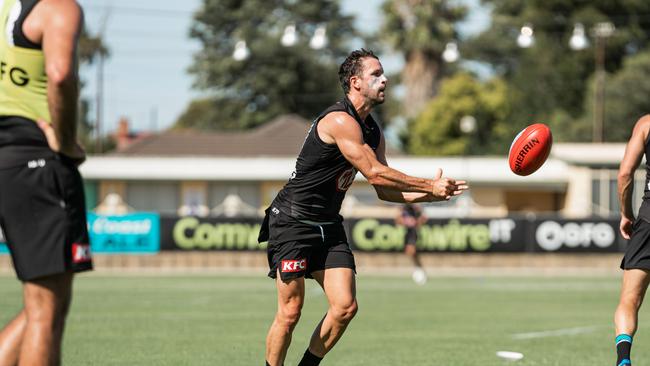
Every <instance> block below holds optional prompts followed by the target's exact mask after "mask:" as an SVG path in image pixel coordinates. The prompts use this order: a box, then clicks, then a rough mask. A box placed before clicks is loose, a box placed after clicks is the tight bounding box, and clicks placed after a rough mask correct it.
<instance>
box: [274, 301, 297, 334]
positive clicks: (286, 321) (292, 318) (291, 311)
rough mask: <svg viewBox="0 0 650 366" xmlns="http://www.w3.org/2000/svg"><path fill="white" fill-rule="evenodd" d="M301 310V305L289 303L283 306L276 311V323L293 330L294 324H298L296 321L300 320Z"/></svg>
mask: <svg viewBox="0 0 650 366" xmlns="http://www.w3.org/2000/svg"><path fill="white" fill-rule="evenodd" d="M301 310H302V303H298V302H290V303H287V304H284V305H282V307H281V308H280V309H278V315H277V317H278V321H279V322H280V323H281V324H282V325H283V326H285V327H287V328H289V329H293V328H294V327H295V326H296V324H298V320H300V313H301Z"/></svg>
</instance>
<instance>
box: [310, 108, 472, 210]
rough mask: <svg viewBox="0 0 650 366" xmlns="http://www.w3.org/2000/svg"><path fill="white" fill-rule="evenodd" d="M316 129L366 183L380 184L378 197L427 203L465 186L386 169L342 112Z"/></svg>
mask: <svg viewBox="0 0 650 366" xmlns="http://www.w3.org/2000/svg"><path fill="white" fill-rule="evenodd" d="M317 129H318V135H319V136H320V138H321V139H322V140H323V142H325V143H329V144H333V143H335V144H336V145H337V146H338V148H339V150H340V151H341V153H342V154H343V156H344V157H345V158H346V159H347V160H348V161H349V162H350V163H351V164H352V165H353V166H354V167H355V168H356V169H357V170H358V171H360V172H361V174H363V176H364V177H366V179H367V180H368V182H369V183H370V184H372V185H373V186H374V187H375V188H376V189H377V187H380V189H379V190H378V195H379V198H380V199H386V200H393V201H394V202H423V201H427V202H428V201H435V200H445V199H450V198H451V197H453V196H455V195H459V194H461V193H462V192H463V191H464V190H465V189H467V186H466V185H465V184H466V183H465V182H464V181H460V182H457V181H455V180H453V179H450V178H442V177H438V179H435V180H432V179H426V178H417V177H411V176H409V175H406V174H404V173H401V172H399V171H397V170H395V169H392V168H390V167H389V166H387V165H386V164H385V163H382V162H381V161H379V160H378V158H377V155H376V154H375V151H373V150H372V148H370V147H369V146H368V145H367V144H365V143H364V142H363V135H362V133H361V128H360V127H359V125H358V124H357V122H356V121H355V120H354V119H353V118H351V117H350V116H349V115H347V114H345V113H330V114H329V115H328V116H326V117H325V118H323V119H322V120H321V121H320V122H319V124H318V127H317ZM380 145H381V144H380ZM382 156H383V154H382ZM386 190H388V191H386ZM390 190H392V191H396V193H397V194H395V193H391V192H389V191H390ZM407 193H414V194H407ZM405 194H406V196H404V195H405Z"/></svg>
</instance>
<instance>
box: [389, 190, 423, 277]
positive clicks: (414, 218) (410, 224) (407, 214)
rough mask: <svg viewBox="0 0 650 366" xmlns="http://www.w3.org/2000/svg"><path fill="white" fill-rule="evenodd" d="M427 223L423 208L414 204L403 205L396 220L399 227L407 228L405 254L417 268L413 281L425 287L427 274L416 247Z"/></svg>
mask: <svg viewBox="0 0 650 366" xmlns="http://www.w3.org/2000/svg"><path fill="white" fill-rule="evenodd" d="M425 222H427V217H426V216H425V215H424V213H423V212H422V208H420V206H418V205H415V204H412V203H407V204H405V205H403V206H402V208H401V209H400V213H399V215H397V217H396V218H395V223H396V224H397V225H402V226H404V227H405V228H406V233H405V235H404V253H405V254H406V255H407V256H408V257H409V258H410V259H411V261H412V262H413V265H414V266H415V269H414V271H413V281H415V283H417V284H418V285H424V284H425V283H426V282H427V273H426V272H425V271H424V269H423V268H422V263H421V262H420V256H419V254H418V249H417V245H416V244H417V242H418V228H419V227H420V226H422V224H424V223H425Z"/></svg>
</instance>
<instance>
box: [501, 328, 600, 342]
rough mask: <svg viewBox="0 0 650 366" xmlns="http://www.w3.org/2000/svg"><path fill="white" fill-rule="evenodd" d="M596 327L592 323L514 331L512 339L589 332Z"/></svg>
mask: <svg viewBox="0 0 650 366" xmlns="http://www.w3.org/2000/svg"><path fill="white" fill-rule="evenodd" d="M598 328H600V327H599V326H595V325H594V326H590V327H575V328H563V329H556V330H546V331H543V332H529V333H515V334H513V335H512V338H513V339H534V338H545V337H561V336H566V335H577V334H584V333H591V332H593V331H595V330H596V329H598Z"/></svg>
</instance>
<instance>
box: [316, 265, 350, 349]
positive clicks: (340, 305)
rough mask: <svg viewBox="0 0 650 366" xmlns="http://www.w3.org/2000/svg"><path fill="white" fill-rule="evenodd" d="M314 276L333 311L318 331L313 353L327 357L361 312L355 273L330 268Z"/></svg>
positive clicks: (328, 313) (326, 316) (348, 270)
mask: <svg viewBox="0 0 650 366" xmlns="http://www.w3.org/2000/svg"><path fill="white" fill-rule="evenodd" d="M312 276H313V277H314V279H316V281H318V283H319V284H320V285H321V286H322V287H323V290H324V291H325V295H326V296H327V301H328V302H329V309H328V310H327V314H325V317H324V318H323V319H322V320H321V322H320V323H319V324H318V326H317V327H316V330H314V333H313V334H312V336H311V341H310V342H309V352H311V353H312V354H314V355H315V356H318V357H320V358H323V357H324V356H325V354H326V353H327V352H329V351H330V350H331V349H332V347H334V345H335V344H336V342H337V341H338V340H339V339H340V338H341V336H342V335H343V332H345V329H346V328H347V326H348V324H349V323H350V321H351V320H352V318H354V315H355V314H356V313H357V309H358V306H357V300H356V292H357V291H356V284H355V276H354V271H353V270H352V269H350V268H330V269H326V270H324V271H317V272H313V273H312Z"/></svg>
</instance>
